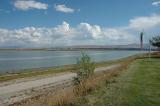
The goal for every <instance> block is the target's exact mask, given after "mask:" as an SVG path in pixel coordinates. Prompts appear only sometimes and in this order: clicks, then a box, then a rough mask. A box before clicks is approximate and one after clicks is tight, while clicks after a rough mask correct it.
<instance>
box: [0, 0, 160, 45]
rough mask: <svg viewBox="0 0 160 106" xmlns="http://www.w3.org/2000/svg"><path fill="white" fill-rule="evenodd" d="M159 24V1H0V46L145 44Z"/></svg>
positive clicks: (157, 29) (156, 31)
mask: <svg viewBox="0 0 160 106" xmlns="http://www.w3.org/2000/svg"><path fill="white" fill-rule="evenodd" d="M142 24H143V25H142ZM159 27H160V0H1V1H0V33H1V35H0V47H3V46H22V47H23V46H25V47H30V46H33V44H34V45H35V47H38V46H40V47H46V46H47V47H48V46H51V47H52V46H63V45H75V44H76V45H82V44H90V45H92V44H97V45H108V44H129V43H138V41H139V39H138V38H137V37H138V34H139V32H140V31H142V30H144V31H145V32H146V40H145V41H146V42H147V40H148V39H149V38H150V37H151V36H152V35H153V34H155V33H159V32H160V31H159ZM63 41H65V42H63ZM28 43H29V44H28Z"/></svg>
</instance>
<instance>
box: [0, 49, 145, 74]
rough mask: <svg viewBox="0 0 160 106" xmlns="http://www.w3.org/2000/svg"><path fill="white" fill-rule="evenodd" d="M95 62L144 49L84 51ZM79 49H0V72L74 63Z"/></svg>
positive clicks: (124, 55) (125, 55) (120, 56)
mask: <svg viewBox="0 0 160 106" xmlns="http://www.w3.org/2000/svg"><path fill="white" fill-rule="evenodd" d="M85 53H87V54H88V55H89V56H91V57H92V59H93V60H94V61H95V62H100V61H108V60H113V59H119V58H123V57H127V56H130V55H134V54H138V53H144V51H124V50H122V51H116V50H115V51H111V50H106V51H85ZM80 56H81V52H80V51H0V73H5V72H15V71H17V70H18V71H19V70H21V71H23V70H24V69H32V68H40V67H52V66H62V65H68V64H74V63H76V58H78V57H80Z"/></svg>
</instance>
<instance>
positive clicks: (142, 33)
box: [140, 32, 144, 49]
mask: <svg viewBox="0 0 160 106" xmlns="http://www.w3.org/2000/svg"><path fill="white" fill-rule="evenodd" d="M143 35H144V32H141V33H140V48H141V49H143Z"/></svg>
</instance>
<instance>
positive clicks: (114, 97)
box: [74, 58, 160, 106]
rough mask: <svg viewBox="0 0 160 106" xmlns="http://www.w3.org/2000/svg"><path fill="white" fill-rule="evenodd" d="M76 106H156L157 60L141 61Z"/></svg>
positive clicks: (159, 95) (159, 88) (159, 98)
mask: <svg viewBox="0 0 160 106" xmlns="http://www.w3.org/2000/svg"><path fill="white" fill-rule="evenodd" d="M74 105H75V106H159V105H160V58H152V59H140V60H136V61H135V62H133V64H132V65H131V66H130V67H129V68H128V69H127V70H125V71H123V72H122V73H121V75H120V76H118V77H117V78H114V79H111V80H109V81H106V82H104V83H102V84H101V86H100V87H98V88H97V89H96V90H94V92H92V93H91V94H89V95H87V96H83V97H81V98H79V99H78V100H77V101H76V102H75V103H74Z"/></svg>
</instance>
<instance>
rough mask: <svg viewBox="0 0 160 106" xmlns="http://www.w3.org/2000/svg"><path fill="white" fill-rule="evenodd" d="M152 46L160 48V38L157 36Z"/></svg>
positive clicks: (153, 39) (152, 41)
mask: <svg viewBox="0 0 160 106" xmlns="http://www.w3.org/2000/svg"><path fill="white" fill-rule="evenodd" d="M150 43H151V45H152V46H155V47H158V48H160V36H155V37H153V38H152V39H151V40H150Z"/></svg>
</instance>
